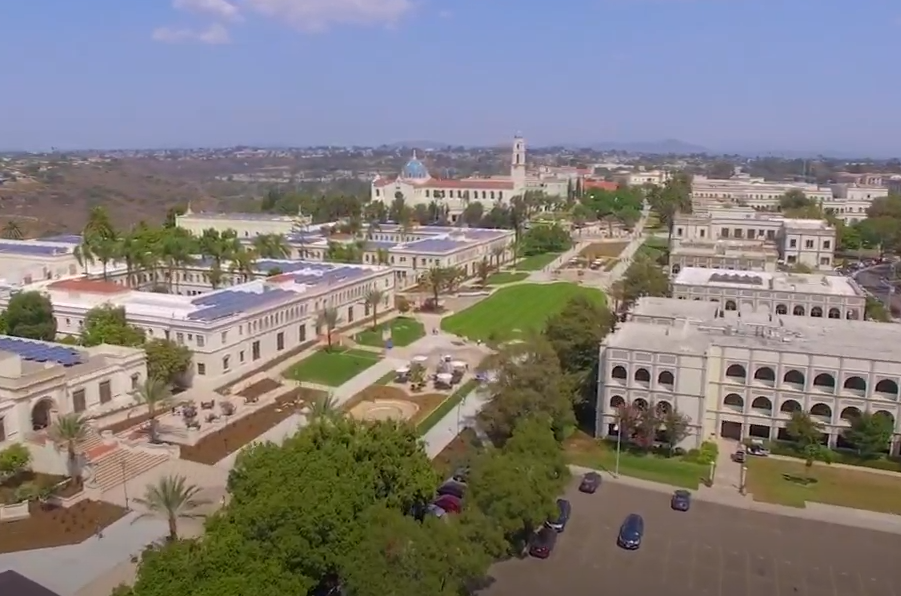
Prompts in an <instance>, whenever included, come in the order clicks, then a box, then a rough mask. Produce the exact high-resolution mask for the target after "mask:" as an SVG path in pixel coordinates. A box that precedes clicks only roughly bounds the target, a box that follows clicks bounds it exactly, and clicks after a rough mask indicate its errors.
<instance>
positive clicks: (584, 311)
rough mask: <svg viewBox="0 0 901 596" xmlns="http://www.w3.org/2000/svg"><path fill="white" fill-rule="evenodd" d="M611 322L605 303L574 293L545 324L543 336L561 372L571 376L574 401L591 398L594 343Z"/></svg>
mask: <svg viewBox="0 0 901 596" xmlns="http://www.w3.org/2000/svg"><path fill="white" fill-rule="evenodd" d="M614 323H615V319H614V316H613V313H611V312H610V311H609V310H607V308H606V307H604V306H603V305H601V304H599V303H598V302H597V301H595V300H591V299H590V298H589V297H588V296H586V295H583V294H578V295H576V296H575V297H573V298H571V299H570V300H569V302H567V303H566V306H564V307H563V309H562V310H561V311H560V312H559V313H557V314H555V315H552V316H551V317H550V318H549V319H548V321H547V323H546V325H545V329H544V337H545V338H546V339H547V340H548V342H549V343H550V345H551V347H552V348H553V350H554V353H556V354H557V358H558V360H559V361H560V368H561V369H562V371H563V373H564V374H566V375H569V376H570V377H571V382H572V386H573V387H574V388H575V389H576V393H575V394H574V398H575V399H574V401H576V402H581V401H583V400H589V401H591V400H593V397H594V396H596V395H597V367H598V358H599V351H598V345H599V344H600V343H601V341H603V339H604V338H605V337H606V336H607V334H608V333H610V332H611V331H612V329H613V325H614Z"/></svg>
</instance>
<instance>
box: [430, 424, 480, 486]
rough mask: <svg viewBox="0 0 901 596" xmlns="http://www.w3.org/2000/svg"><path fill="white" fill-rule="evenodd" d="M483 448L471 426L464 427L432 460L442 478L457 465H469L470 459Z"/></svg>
mask: <svg viewBox="0 0 901 596" xmlns="http://www.w3.org/2000/svg"><path fill="white" fill-rule="evenodd" d="M483 450H484V446H483V445H482V441H480V440H479V437H478V435H476V433H475V431H474V430H472V429H471V428H464V429H463V431H462V432H460V434H459V435H457V436H456V437H454V440H453V441H451V442H450V443H448V444H447V447H445V448H444V449H442V450H441V453H439V454H438V455H436V456H435V459H433V460H432V467H433V468H435V469H436V470H437V471H438V473H439V474H441V477H442V478H447V477H449V476H450V475H451V474H453V473H454V470H456V469H457V468H459V467H462V466H466V465H469V464H470V463H471V462H472V459H473V458H474V457H475V456H476V455H478V454H479V453H481V452H482V451H483Z"/></svg>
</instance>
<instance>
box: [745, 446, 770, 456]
mask: <svg viewBox="0 0 901 596" xmlns="http://www.w3.org/2000/svg"><path fill="white" fill-rule="evenodd" d="M769 454H770V451H769V449H767V448H766V447H764V446H763V445H757V444H753V445H749V446H748V455H753V456H755V457H767V456H768V455H769Z"/></svg>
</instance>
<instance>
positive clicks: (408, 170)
mask: <svg viewBox="0 0 901 596" xmlns="http://www.w3.org/2000/svg"><path fill="white" fill-rule="evenodd" d="M400 177H401V178H405V179H407V180H428V179H429V178H431V176H429V171H428V170H427V169H426V167H425V166H424V165H423V163H422V162H421V161H419V160H418V159H416V156H415V155H414V156H413V159H411V160H410V161H408V162H407V165H405V166H404V169H403V170H401V171H400Z"/></svg>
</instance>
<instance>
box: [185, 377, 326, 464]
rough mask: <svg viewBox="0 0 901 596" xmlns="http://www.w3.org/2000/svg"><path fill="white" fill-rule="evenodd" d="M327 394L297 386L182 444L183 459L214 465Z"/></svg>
mask: <svg viewBox="0 0 901 596" xmlns="http://www.w3.org/2000/svg"><path fill="white" fill-rule="evenodd" d="M323 397H325V393H324V392H323V391H316V390H314V389H305V388H302V387H301V388H297V389H294V390H293V391H290V392H289V393H286V394H285V395H281V396H279V397H277V398H276V399H275V403H271V404H267V405H265V406H261V407H260V408H259V409H258V410H256V411H255V412H251V413H250V414H248V415H247V416H244V417H242V418H239V419H238V420H236V421H234V422H232V423H230V424H227V425H226V426H224V427H223V428H221V429H219V430H217V431H215V432H213V433H212V434H209V435H207V436H205V437H203V438H202V439H200V440H199V441H198V442H197V444H196V445H182V446H181V459H186V460H189V461H194V462H197V463H201V464H206V465H213V464H215V463H216V462H218V461H221V460H222V459H224V458H225V457H226V456H228V455H230V454H232V453H234V452H235V451H237V450H238V449H240V448H241V447H243V446H244V445H247V444H248V443H252V442H253V441H255V440H257V439H258V438H259V437H260V435H262V434H263V433H265V432H266V431H268V430H270V429H271V428H274V427H275V426H276V425H278V424H279V423H280V422H282V421H283V420H285V419H287V418H288V417H289V416H291V415H292V414H294V413H295V412H297V411H298V410H299V409H300V408H302V407H303V406H305V405H311V404H312V403H314V402H315V401H316V400H317V399H321V398H323Z"/></svg>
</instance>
